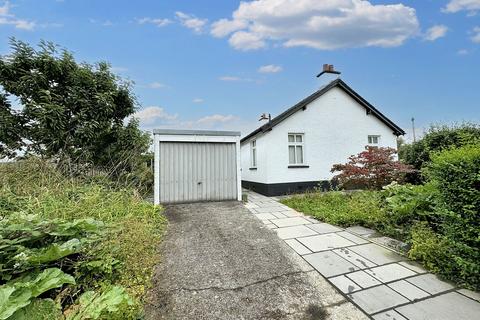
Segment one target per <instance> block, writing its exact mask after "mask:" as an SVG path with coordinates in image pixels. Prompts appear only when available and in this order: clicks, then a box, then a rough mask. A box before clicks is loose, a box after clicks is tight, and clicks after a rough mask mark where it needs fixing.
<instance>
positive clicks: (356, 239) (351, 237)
mask: <svg viewBox="0 0 480 320" xmlns="http://www.w3.org/2000/svg"><path fill="white" fill-rule="evenodd" d="M337 234H338V235H339V236H342V237H344V238H346V239H348V240H350V241H352V242H355V243H356V244H364V243H370V242H369V241H368V240H365V239H362V238H360V237H358V236H356V235H354V234H351V233H350V232H347V231H342V232H337Z"/></svg>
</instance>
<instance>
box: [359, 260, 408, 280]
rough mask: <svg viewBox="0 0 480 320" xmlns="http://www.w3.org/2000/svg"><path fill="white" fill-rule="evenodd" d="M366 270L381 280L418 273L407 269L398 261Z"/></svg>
mask: <svg viewBox="0 0 480 320" xmlns="http://www.w3.org/2000/svg"><path fill="white" fill-rule="evenodd" d="M365 272H366V273H368V274H370V275H371V276H373V277H375V278H376V279H378V280H380V281H381V282H390V281H394V280H399V279H403V278H406V277H410V276H414V275H416V274H417V273H415V272H414V271H412V270H410V269H407V268H405V267H404V266H402V265H399V264H398V263H392V264H387V265H384V266H380V267H375V268H371V269H368V270H365Z"/></svg>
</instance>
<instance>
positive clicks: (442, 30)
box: [423, 24, 448, 41]
mask: <svg viewBox="0 0 480 320" xmlns="http://www.w3.org/2000/svg"><path fill="white" fill-rule="evenodd" d="M447 31H448V27H447V26H445V25H442V24H437V25H434V26H433V27H431V28H429V29H428V30H427V31H426V32H425V34H424V35H423V39H425V40H427V41H435V40H437V39H439V38H442V37H445V35H446V34H447Z"/></svg>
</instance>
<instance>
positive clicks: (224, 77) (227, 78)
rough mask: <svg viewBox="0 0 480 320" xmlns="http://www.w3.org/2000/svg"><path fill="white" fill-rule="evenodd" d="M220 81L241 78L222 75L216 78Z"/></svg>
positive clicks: (238, 79) (239, 79)
mask: <svg viewBox="0 0 480 320" xmlns="http://www.w3.org/2000/svg"><path fill="white" fill-rule="evenodd" d="M218 80H220V81H241V80H242V79H241V78H239V77H234V76H222V77H220V78H218Z"/></svg>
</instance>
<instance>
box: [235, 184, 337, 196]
mask: <svg viewBox="0 0 480 320" xmlns="http://www.w3.org/2000/svg"><path fill="white" fill-rule="evenodd" d="M331 187H332V184H331V182H330V181H328V180H324V181H302V182H287V183H270V184H267V183H259V182H252V181H246V180H242V188H245V189H249V190H252V191H255V192H258V193H261V194H263V195H265V196H280V195H285V194H292V193H301V192H305V191H308V190H313V189H315V188H317V189H320V190H322V191H327V190H330V189H331Z"/></svg>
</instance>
